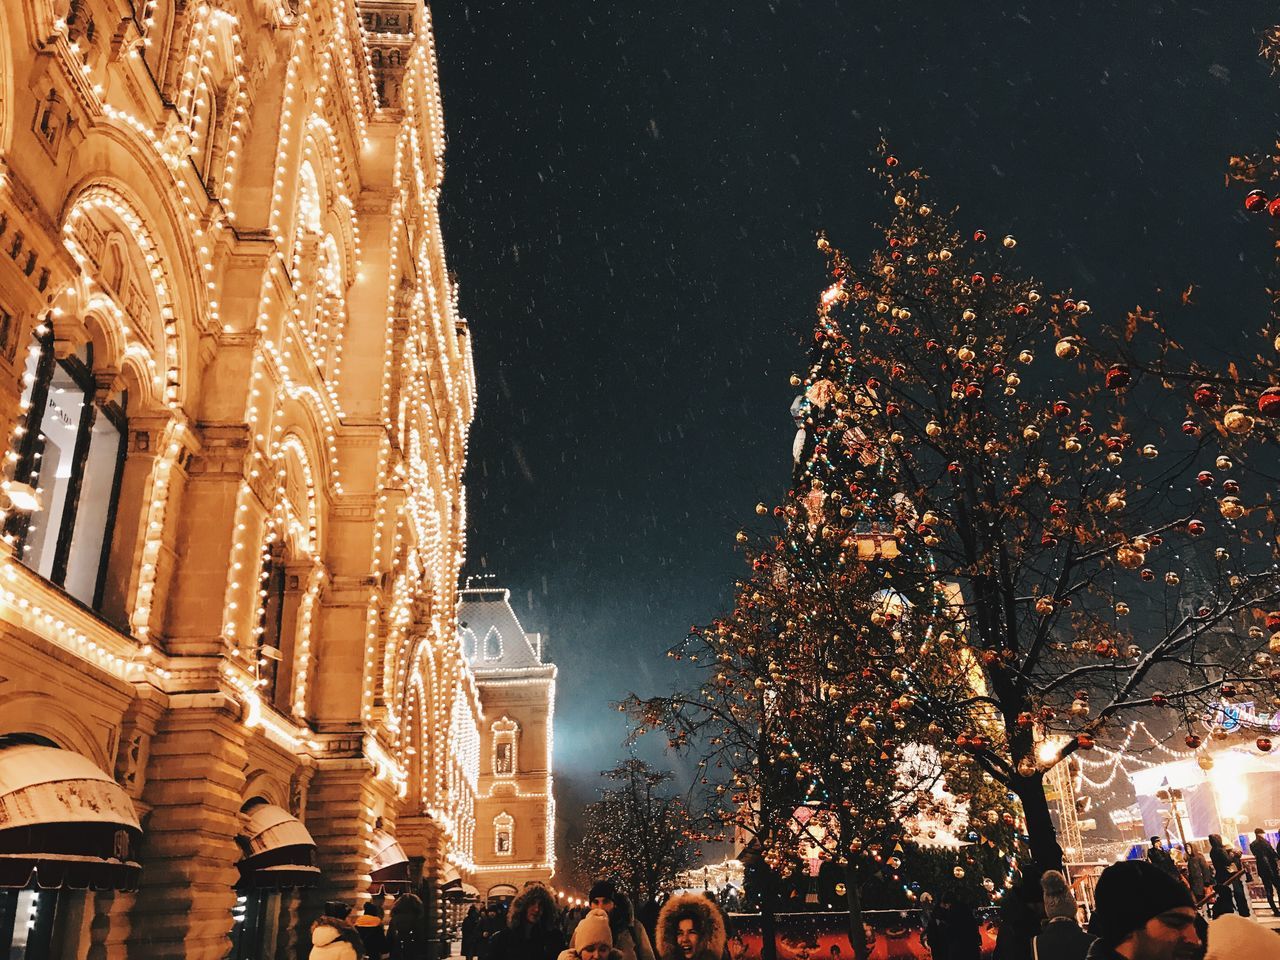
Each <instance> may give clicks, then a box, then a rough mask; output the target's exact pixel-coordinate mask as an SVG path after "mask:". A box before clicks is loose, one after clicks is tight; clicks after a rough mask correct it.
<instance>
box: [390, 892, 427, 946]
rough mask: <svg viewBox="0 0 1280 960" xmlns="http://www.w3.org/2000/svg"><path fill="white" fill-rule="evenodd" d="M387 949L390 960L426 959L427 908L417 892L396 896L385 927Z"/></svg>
mask: <svg viewBox="0 0 1280 960" xmlns="http://www.w3.org/2000/svg"><path fill="white" fill-rule="evenodd" d="M387 949H388V951H389V954H388V956H390V957H391V960H426V956H427V910H426V908H425V907H424V906H423V905H422V901H421V900H420V899H419V898H418V896H417V894H413V893H404V894H401V895H400V896H399V897H398V898H396V902H395V905H394V906H392V908H391V923H390V925H389V926H388V927H387Z"/></svg>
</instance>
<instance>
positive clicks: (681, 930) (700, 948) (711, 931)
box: [657, 893, 727, 960]
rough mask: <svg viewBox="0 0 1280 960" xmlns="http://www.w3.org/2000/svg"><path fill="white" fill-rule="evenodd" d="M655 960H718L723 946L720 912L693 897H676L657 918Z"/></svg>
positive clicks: (689, 894) (691, 895)
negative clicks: (656, 955)
mask: <svg viewBox="0 0 1280 960" xmlns="http://www.w3.org/2000/svg"><path fill="white" fill-rule="evenodd" d="M657 934H658V937H657V939H658V960H722V958H723V957H724V948H725V942H726V939H727V938H726V935H725V928H724V917H722V916H721V915H720V908H719V907H717V906H716V905H715V904H714V903H712V902H711V901H710V900H708V899H707V898H706V897H703V896H699V895H698V894H696V893H678V894H676V895H675V896H674V897H672V898H671V899H670V900H668V901H667V902H666V903H664V904H663V905H662V910H661V912H660V913H659V914H658V930H657Z"/></svg>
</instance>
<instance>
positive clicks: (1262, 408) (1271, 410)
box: [1258, 387, 1280, 417]
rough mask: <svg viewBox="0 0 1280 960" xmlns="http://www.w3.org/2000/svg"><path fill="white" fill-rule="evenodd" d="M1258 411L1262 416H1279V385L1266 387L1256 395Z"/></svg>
mask: <svg viewBox="0 0 1280 960" xmlns="http://www.w3.org/2000/svg"><path fill="white" fill-rule="evenodd" d="M1258 412H1259V413H1260V414H1262V415H1263V416H1264V417H1280V387H1267V389H1265V390H1263V391H1262V396H1260V397H1258Z"/></svg>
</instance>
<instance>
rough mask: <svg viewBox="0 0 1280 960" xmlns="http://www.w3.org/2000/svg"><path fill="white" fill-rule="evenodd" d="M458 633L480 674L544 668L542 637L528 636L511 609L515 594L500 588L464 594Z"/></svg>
mask: <svg viewBox="0 0 1280 960" xmlns="http://www.w3.org/2000/svg"><path fill="white" fill-rule="evenodd" d="M458 630H459V633H460V636H461V640H462V652H463V655H464V656H466V658H467V662H468V663H470V664H471V668H472V669H473V670H475V671H477V672H486V671H490V670H498V671H500V670H516V669H523V668H528V667H538V666H541V665H542V635H541V634H537V633H525V631H524V628H523V627H522V626H520V620H519V618H518V617H516V612H515V611H514V610H513V609H511V591H510V590H506V589H503V588H498V587H490V588H486V589H468V590H462V591H460V599H459V602H458Z"/></svg>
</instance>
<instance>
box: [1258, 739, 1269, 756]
mask: <svg viewBox="0 0 1280 960" xmlns="http://www.w3.org/2000/svg"><path fill="white" fill-rule="evenodd" d="M1254 742H1255V743H1256V745H1257V747H1258V749H1259V750H1261V751H1262V752H1263V753H1270V752H1271V738H1270V737H1259V738H1258V739H1257V740H1256V741H1254Z"/></svg>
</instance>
